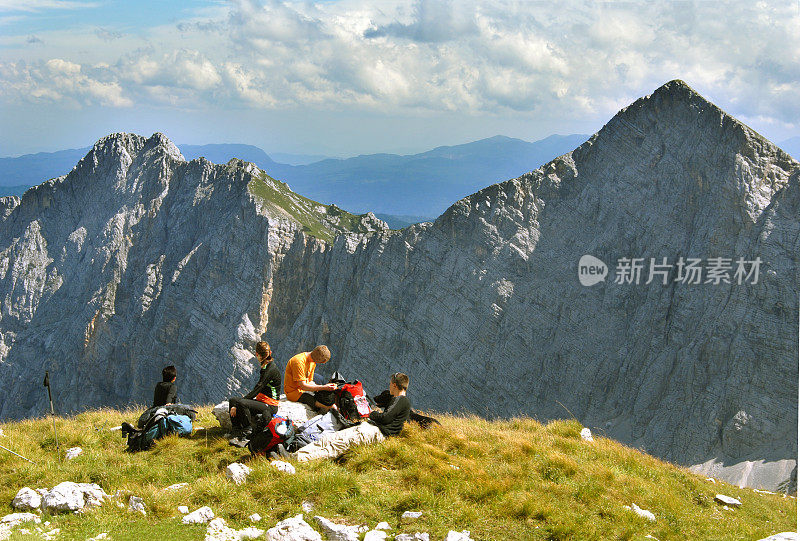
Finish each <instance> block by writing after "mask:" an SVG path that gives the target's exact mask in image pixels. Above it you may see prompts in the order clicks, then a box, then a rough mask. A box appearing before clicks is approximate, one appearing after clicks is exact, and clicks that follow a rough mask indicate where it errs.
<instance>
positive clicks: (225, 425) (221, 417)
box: [211, 400, 233, 432]
mask: <svg viewBox="0 0 800 541" xmlns="http://www.w3.org/2000/svg"><path fill="white" fill-rule="evenodd" d="M211 413H213V414H214V417H216V418H217V421H219V426H221V427H222V429H223V430H225V431H226V432H230V431H231V430H233V425H232V424H231V413H230V411H229V409H228V401H227V400H224V401H222V402H220V403H219V404H217V405H216V406H214V409H212V410H211Z"/></svg>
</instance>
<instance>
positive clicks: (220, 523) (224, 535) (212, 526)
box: [205, 518, 264, 541]
mask: <svg viewBox="0 0 800 541" xmlns="http://www.w3.org/2000/svg"><path fill="white" fill-rule="evenodd" d="M262 535H264V530H259V529H258V528H252V527H251V528H245V529H243V530H234V529H233V528H229V527H228V526H226V525H225V520H224V519H222V518H215V519H214V520H212V521H211V522H209V523H208V527H207V528H206V537H205V541H241V540H243V539H255V538H257V537H261V536H262Z"/></svg>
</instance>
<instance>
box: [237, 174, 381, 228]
mask: <svg viewBox="0 0 800 541" xmlns="http://www.w3.org/2000/svg"><path fill="white" fill-rule="evenodd" d="M233 165H235V164H232V166H233ZM248 189H249V190H250V193H252V194H253V195H255V196H256V197H259V198H260V199H261V200H262V201H263V202H264V203H265V204H267V205H268V206H269V207H270V208H271V209H272V210H273V211H278V212H280V213H282V214H285V215H287V216H288V217H290V218H291V219H293V220H294V221H296V222H298V223H300V224H301V225H302V229H303V231H305V232H306V233H308V234H309V235H312V236H314V237H317V238H320V239H322V240H324V241H326V242H331V241H332V240H333V239H334V237H335V236H336V235H337V234H339V233H345V232H354V233H366V232H367V230H366V229H365V228H364V227H363V226H362V225H361V222H360V221H361V218H362V217H363V216H364V215H363V214H362V215H356V214H351V213H349V212H347V211H345V210H342V209H340V208H339V207H337V206H336V205H323V204H322V203H318V202H317V201H314V200H312V199H308V198H307V197H303V196H302V195H300V194H296V193H294V192H293V191H291V190H290V189H289V186H287V185H286V184H285V183H283V182H280V181H278V180H275V179H273V178H272V177H270V176H269V175H267V174H266V173H264V172H263V171H260V173H259V174H258V175H256V176H254V177H253V180H252V181H250V184H249V185H248Z"/></svg>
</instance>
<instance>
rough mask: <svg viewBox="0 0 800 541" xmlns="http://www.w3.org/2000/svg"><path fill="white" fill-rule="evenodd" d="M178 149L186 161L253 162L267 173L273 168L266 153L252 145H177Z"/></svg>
mask: <svg viewBox="0 0 800 541" xmlns="http://www.w3.org/2000/svg"><path fill="white" fill-rule="evenodd" d="M178 148H179V149H180V151H181V154H183V157H184V158H186V159H187V160H194V159H195V158H199V157H201V156H202V157H204V158H205V159H207V160H208V161H210V162H214V163H228V161H229V160H230V159H231V158H239V159H240V160H244V161H246V162H253V163H254V164H256V165H257V166H258V167H259V168H261V169H264V170H265V171H269V169H270V167H274V166H275V162H274V161H272V158H270V157H269V156H268V155H267V153H266V152H264V151H263V150H261V149H260V148H258V147H255V146H253V145H239V144H229V143H224V144H217V145H178Z"/></svg>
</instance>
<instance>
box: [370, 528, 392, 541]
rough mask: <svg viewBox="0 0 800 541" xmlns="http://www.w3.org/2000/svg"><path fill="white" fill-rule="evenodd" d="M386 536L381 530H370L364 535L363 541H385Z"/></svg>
mask: <svg viewBox="0 0 800 541" xmlns="http://www.w3.org/2000/svg"><path fill="white" fill-rule="evenodd" d="M386 536H387V534H386V532H384V531H383V530H372V531H369V532H367V533H366V534H364V541H386Z"/></svg>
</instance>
